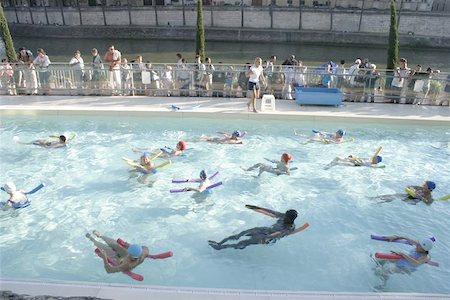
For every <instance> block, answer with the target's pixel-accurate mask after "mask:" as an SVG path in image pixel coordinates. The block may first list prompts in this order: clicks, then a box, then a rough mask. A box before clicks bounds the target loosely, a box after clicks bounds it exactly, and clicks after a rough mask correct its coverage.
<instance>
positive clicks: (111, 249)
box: [86, 230, 149, 273]
mask: <svg viewBox="0 0 450 300" xmlns="http://www.w3.org/2000/svg"><path fill="white" fill-rule="evenodd" d="M92 233H93V234H94V235H95V236H96V237H98V238H99V239H101V240H103V241H104V242H105V243H106V244H105V243H102V242H99V241H97V240H96V239H94V238H93V237H92V235H91V234H90V233H87V234H86V237H87V238H88V239H89V240H91V241H92V242H93V243H94V245H95V246H96V247H97V248H98V249H100V251H99V252H98V253H97V255H98V256H99V257H100V258H101V259H103V263H104V267H105V270H106V272H107V273H116V272H126V271H131V270H132V269H134V268H135V267H137V266H138V265H140V264H141V263H142V262H143V261H144V260H145V258H146V257H147V255H149V249H148V248H147V247H146V246H140V245H138V244H125V245H124V246H122V245H120V244H118V243H117V242H116V241H115V240H113V239H112V238H109V237H107V236H103V235H102V234H100V232H98V231H97V230H94V231H92ZM108 257H110V258H112V259H114V260H115V261H116V262H117V265H116V266H113V265H111V264H110V263H109V262H108Z"/></svg>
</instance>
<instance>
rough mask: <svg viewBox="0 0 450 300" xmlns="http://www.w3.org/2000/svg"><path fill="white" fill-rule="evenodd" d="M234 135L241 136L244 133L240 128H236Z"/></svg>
mask: <svg viewBox="0 0 450 300" xmlns="http://www.w3.org/2000/svg"><path fill="white" fill-rule="evenodd" d="M233 135H234V136H235V137H240V136H241V135H242V133H241V132H240V131H239V130H235V131H233Z"/></svg>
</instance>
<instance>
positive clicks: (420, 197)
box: [372, 181, 436, 205]
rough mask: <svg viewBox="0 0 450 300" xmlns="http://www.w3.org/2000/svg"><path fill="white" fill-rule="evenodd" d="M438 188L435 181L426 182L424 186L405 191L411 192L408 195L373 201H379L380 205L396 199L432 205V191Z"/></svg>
mask: <svg viewBox="0 0 450 300" xmlns="http://www.w3.org/2000/svg"><path fill="white" fill-rule="evenodd" d="M435 188H436V183H434V182H433V181H425V182H424V183H423V184H422V185H420V186H417V185H409V186H407V187H406V189H405V190H408V191H410V192H411V194H410V193H407V194H392V195H381V196H376V197H373V198H372V199H378V200H381V201H379V202H380V203H384V202H392V201H393V200H395V199H401V200H402V201H404V202H406V203H408V204H413V205H415V204H417V203H420V202H424V203H425V204H428V205H431V203H433V202H434V199H433V195H432V194H431V193H432V191H433V190H434V189H435Z"/></svg>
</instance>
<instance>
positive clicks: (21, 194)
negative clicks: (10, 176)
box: [3, 182, 28, 208]
mask: <svg viewBox="0 0 450 300" xmlns="http://www.w3.org/2000/svg"><path fill="white" fill-rule="evenodd" d="M3 190H4V191H5V192H6V193H7V194H9V198H8V200H7V201H6V202H5V204H4V206H3V208H6V207H14V206H16V205H20V204H23V203H26V202H27V201H28V197H27V195H26V194H25V191H22V190H18V189H17V188H16V185H15V184H14V183H13V182H7V183H5V185H4V186H3Z"/></svg>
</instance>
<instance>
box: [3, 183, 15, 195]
mask: <svg viewBox="0 0 450 300" xmlns="http://www.w3.org/2000/svg"><path fill="white" fill-rule="evenodd" d="M3 189H4V190H5V192H7V193H8V194H12V193H14V192H15V191H16V185H15V184H14V183H12V182H7V183H5V185H4V186H3Z"/></svg>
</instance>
